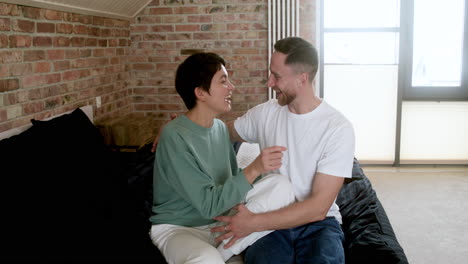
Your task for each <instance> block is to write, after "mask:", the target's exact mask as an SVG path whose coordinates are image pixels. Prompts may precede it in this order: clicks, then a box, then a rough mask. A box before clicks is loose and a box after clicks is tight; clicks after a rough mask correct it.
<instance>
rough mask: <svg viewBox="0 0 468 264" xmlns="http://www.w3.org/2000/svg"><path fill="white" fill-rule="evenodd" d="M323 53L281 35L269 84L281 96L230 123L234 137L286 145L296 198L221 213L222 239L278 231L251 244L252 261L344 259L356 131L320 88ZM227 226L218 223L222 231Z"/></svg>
mask: <svg viewBox="0 0 468 264" xmlns="http://www.w3.org/2000/svg"><path fill="white" fill-rule="evenodd" d="M317 69H318V55H317V51H316V49H315V48H314V47H313V45H312V44H310V43H308V42H307V41H305V40H303V39H301V38H298V37H290V38H285V39H282V40H280V41H278V42H277V43H276V44H275V51H274V53H273V55H272V58H271V64H270V71H271V74H270V76H269V79H268V83H267V84H268V86H269V87H272V89H273V90H274V91H275V92H276V94H277V99H273V100H270V101H268V102H266V103H263V104H260V105H257V106H255V107H253V108H252V109H250V110H249V111H248V112H247V113H246V114H245V115H243V116H242V117H240V118H238V119H237V120H235V121H234V122H230V123H228V128H229V132H230V136H231V140H233V141H247V142H255V143H259V144H260V148H261V149H263V148H266V147H269V146H285V147H286V148H287V151H285V152H284V156H283V160H282V163H283V165H282V167H281V168H280V169H279V172H280V173H281V174H283V175H287V176H288V177H289V178H290V180H291V182H292V184H293V189H294V194H295V197H296V202H295V203H293V204H292V205H290V206H287V207H284V208H282V209H279V210H275V211H270V212H266V213H252V212H250V211H249V210H248V209H247V208H246V207H245V206H244V205H243V204H239V205H237V206H236V207H235V209H237V210H238V213H237V214H235V215H233V216H219V217H217V218H215V219H216V220H218V221H222V222H225V223H226V225H225V226H227V229H228V230H229V232H227V233H225V234H223V235H221V236H218V237H217V240H218V241H221V240H225V239H229V238H231V240H230V241H229V242H228V243H227V244H226V245H225V248H229V247H230V246H231V245H232V244H233V243H234V242H235V241H237V240H238V239H240V238H242V237H245V236H247V235H249V234H251V233H252V232H259V231H264V230H276V231H275V232H272V233H270V234H269V235H267V236H265V237H263V238H261V239H260V240H258V241H257V242H255V243H254V244H253V245H252V246H250V247H249V248H248V249H247V250H246V251H245V262H246V263H247V264H249V263H255V264H262V263H268V264H271V263H344V250H343V246H342V241H343V238H344V235H343V232H342V230H341V226H340V223H341V215H340V212H339V208H338V206H337V205H336V203H335V200H336V197H337V195H338V192H339V190H340V188H341V186H342V184H343V181H344V178H346V177H351V171H352V164H353V157H354V131H353V127H352V125H351V124H350V122H349V121H348V120H347V119H346V118H345V117H344V116H343V115H342V114H341V113H339V112H338V111H337V110H335V109H334V108H332V107H331V106H330V105H328V104H327V103H326V102H325V101H324V100H321V99H320V98H318V97H317V96H316V95H315V91H314V84H313V81H314V78H315V75H316V73H317ZM224 228H225V227H224V226H220V227H216V228H212V229H211V231H212V232H221V231H223V230H224Z"/></svg>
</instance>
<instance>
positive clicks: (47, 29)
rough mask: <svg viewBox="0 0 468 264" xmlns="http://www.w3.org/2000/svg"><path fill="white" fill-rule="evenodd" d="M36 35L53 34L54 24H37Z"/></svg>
mask: <svg viewBox="0 0 468 264" xmlns="http://www.w3.org/2000/svg"><path fill="white" fill-rule="evenodd" d="M37 32H38V33H55V24H53V23H39V22H38V23H37Z"/></svg>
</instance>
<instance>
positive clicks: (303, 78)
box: [296, 72, 309, 86]
mask: <svg viewBox="0 0 468 264" xmlns="http://www.w3.org/2000/svg"><path fill="white" fill-rule="evenodd" d="M296 80H297V82H298V84H299V85H300V86H304V85H306V84H307V82H308V81H309V74H308V73H307V72H303V73H301V74H299V76H298V77H297V79H296Z"/></svg>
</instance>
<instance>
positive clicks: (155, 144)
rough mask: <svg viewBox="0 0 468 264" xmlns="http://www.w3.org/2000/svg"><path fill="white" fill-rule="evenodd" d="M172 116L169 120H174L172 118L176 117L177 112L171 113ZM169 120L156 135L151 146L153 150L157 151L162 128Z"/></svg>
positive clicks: (165, 123)
mask: <svg viewBox="0 0 468 264" xmlns="http://www.w3.org/2000/svg"><path fill="white" fill-rule="evenodd" d="M170 117H171V120H169V121H172V120H174V119H176V117H177V114H176V113H171V115H170ZM169 121H166V122H164V124H163V125H162V126H161V127H160V128H159V131H158V134H157V135H156V138H155V139H154V142H153V147H152V148H151V152H155V151H156V147H157V146H158V142H159V135H161V131H162V129H163V128H164V126H165V125H167V123H169Z"/></svg>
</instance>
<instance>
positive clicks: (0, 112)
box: [0, 109, 7, 122]
mask: <svg viewBox="0 0 468 264" xmlns="http://www.w3.org/2000/svg"><path fill="white" fill-rule="evenodd" d="M6 120H7V112H6V109H0V122H4V121H6Z"/></svg>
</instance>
